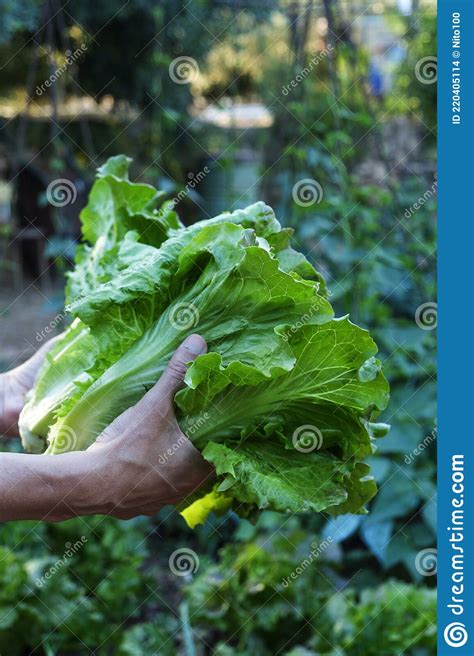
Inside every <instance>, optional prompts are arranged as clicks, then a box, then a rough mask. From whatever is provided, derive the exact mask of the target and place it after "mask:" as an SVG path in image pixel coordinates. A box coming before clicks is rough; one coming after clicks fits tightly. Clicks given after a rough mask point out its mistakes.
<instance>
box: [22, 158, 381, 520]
mask: <svg viewBox="0 0 474 656" xmlns="http://www.w3.org/2000/svg"><path fill="white" fill-rule="evenodd" d="M129 163H130V160H128V159H127V158H125V157H123V156H118V157H115V158H111V159H110V160H109V161H108V162H107V163H106V164H105V165H104V166H103V167H101V168H100V169H99V170H98V174H97V180H96V182H95V184H94V186H93V188H92V190H91V194H90V197H89V202H88V205H87V206H86V208H84V210H83V211H82V213H81V221H82V232H83V238H84V240H83V244H82V245H81V246H80V248H79V250H78V254H77V257H76V267H75V269H74V271H73V272H71V273H70V274H69V279H68V283H67V289H66V309H67V311H68V312H69V314H70V315H71V316H72V317H73V322H72V323H71V325H70V327H69V328H68V330H67V331H66V333H65V335H64V336H63V338H62V339H61V340H59V342H58V344H57V345H56V346H55V347H54V349H53V351H52V352H51V353H50V354H49V355H48V358H47V361H46V363H45V365H44V367H43V369H42V371H41V372H40V376H39V378H38V380H37V383H36V386H35V388H34V390H33V391H32V393H31V396H30V398H29V399H28V402H27V404H26V405H25V408H24V410H23V412H22V415H21V417H20V432H21V436H22V440H23V444H24V446H25V448H26V449H28V450H30V451H34V452H41V451H43V450H45V451H46V453H50V454H55V453H63V452H64V451H68V450H81V449H86V448H87V447H88V446H89V445H90V444H92V443H93V442H94V440H95V439H96V438H97V436H98V435H99V434H100V433H101V431H102V430H103V429H104V428H105V427H106V426H107V425H108V424H109V423H110V422H111V421H112V420H113V419H114V418H115V417H117V416H118V415H119V414H120V413H121V412H123V411H124V410H125V409H126V408H128V407H130V406H131V405H132V404H134V403H135V402H136V401H138V400H139V399H140V398H141V396H142V395H143V393H144V391H146V390H147V389H149V388H150V387H151V386H152V385H153V384H154V383H155V382H156V381H157V380H158V379H159V377H160V375H161V373H162V372H163V370H164V368H165V367H166V364H167V362H168V360H169V358H170V357H171V355H172V353H173V351H174V350H175V349H176V348H177V346H178V345H179V344H180V342H182V340H183V339H184V338H185V337H186V336H187V335H189V334H191V333H192V332H199V333H200V334H202V335H203V337H204V338H205V339H206V341H207V343H208V349H209V350H208V353H207V354H205V355H202V356H200V357H198V358H197V359H196V360H195V361H194V362H193V363H192V364H191V365H190V367H189V369H188V371H187V374H186V379H185V388H184V389H183V390H182V391H180V392H179V393H178V394H177V396H176V409H177V416H178V420H179V422H180V425H181V427H182V429H183V431H184V432H185V433H186V434H187V435H188V436H189V438H190V439H191V440H192V442H193V443H194V444H195V446H196V447H197V448H198V449H200V451H201V452H202V454H203V456H204V458H206V459H207V460H208V461H209V462H211V463H212V464H213V465H214V467H215V469H216V479H215V480H214V481H213V482H212V483H211V484H210V485H209V487H208V489H205V490H202V491H200V492H199V493H197V494H196V495H195V498H193V499H190V500H188V503H187V504H185V505H187V507H186V508H184V507H183V516H184V517H185V519H186V521H187V522H188V524H189V525H191V526H194V525H195V524H196V523H198V522H202V521H204V520H205V518H206V516H207V514H208V513H209V512H211V511H213V510H214V511H216V512H223V511H224V510H226V509H228V508H233V509H235V510H236V511H237V512H239V513H240V514H241V515H245V516H249V515H251V514H252V513H254V512H256V511H257V510H259V509H262V508H273V509H276V510H280V511H287V512H303V511H315V512H321V511H326V512H329V513H331V514H338V513H347V512H364V507H365V504H366V502H367V501H368V500H369V499H370V498H371V497H372V496H373V495H374V494H375V492H376V488H375V484H374V481H373V479H372V478H371V477H370V475H369V468H368V466H367V465H365V464H364V462H363V460H364V458H365V457H366V456H368V455H370V454H372V453H373V450H374V446H373V444H374V437H375V436H379V435H380V434H381V433H383V430H381V428H380V425H377V424H374V423H373V422H374V419H375V418H376V417H377V415H378V414H379V412H380V411H381V410H383V409H384V408H385V406H386V404H387V401H388V385H387V382H386V380H385V378H384V376H383V374H382V371H381V363H380V361H379V360H378V359H377V358H376V353H377V347H376V345H375V343H374V342H373V340H372V339H371V337H370V336H369V334H368V333H367V331H365V330H362V329H361V328H358V327H357V326H355V325H354V324H352V323H351V322H350V320H349V319H348V318H347V317H343V318H341V319H335V318H334V313H333V309H332V307H331V304H330V302H329V299H328V292H327V289H326V286H325V283H324V280H323V279H322V277H321V276H320V274H319V273H318V272H317V271H316V270H315V269H314V268H313V266H312V265H311V264H310V263H309V262H308V261H307V259H306V258H305V257H304V256H303V255H302V254H301V253H298V252H297V251H295V250H294V249H293V248H292V246H291V243H290V241H291V234H292V232H291V230H289V229H288V228H282V227H281V225H280V223H279V222H278V221H277V219H276V218H275V215H274V213H273V211H272V210H271V208H269V207H268V206H267V205H265V204H264V203H255V204H254V205H251V206H250V207H247V208H245V209H243V210H236V211H235V212H232V213H229V212H225V213H223V214H221V215H219V216H217V217H215V218H213V219H209V220H205V221H201V222H198V223H195V224H193V225H192V226H190V227H184V226H182V225H181V223H180V222H179V219H178V217H177V215H176V213H175V212H174V210H173V209H172V208H171V206H170V204H168V203H166V202H165V203H163V198H162V195H161V194H160V193H159V192H157V191H156V190H155V189H154V188H153V187H151V186H149V185H144V184H135V183H133V182H131V181H130V180H129V177H128V167H129Z"/></svg>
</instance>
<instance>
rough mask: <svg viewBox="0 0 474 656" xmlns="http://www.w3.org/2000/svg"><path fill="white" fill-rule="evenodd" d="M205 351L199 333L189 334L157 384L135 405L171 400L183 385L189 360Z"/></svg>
mask: <svg viewBox="0 0 474 656" xmlns="http://www.w3.org/2000/svg"><path fill="white" fill-rule="evenodd" d="M206 351H207V344H206V342H205V341H204V339H203V338H202V337H201V336H200V335H190V336H189V337H187V338H186V339H185V340H184V342H183V343H182V344H181V346H179V347H178V349H177V350H176V351H175V353H174V355H173V357H172V358H171V360H170V362H169V364H168V366H167V367H166V370H165V371H164V373H163V375H162V376H161V378H160V380H159V381H158V382H157V384H156V385H155V386H154V387H152V389H151V390H150V391H149V392H147V393H146V394H145V396H144V397H143V398H142V400H141V401H139V402H138V403H137V405H136V406H135V407H136V408H137V409H138V408H139V407H140V406H143V407H144V408H150V407H155V406H156V404H158V403H160V402H161V403H162V402H163V400H165V401H168V402H171V401H172V400H173V398H174V395H175V394H176V392H177V391H178V390H179V389H180V388H181V387H182V386H183V382H184V376H185V375H186V370H187V368H188V364H189V362H192V361H193V360H195V359H196V358H197V357H198V355H202V354H203V353H206Z"/></svg>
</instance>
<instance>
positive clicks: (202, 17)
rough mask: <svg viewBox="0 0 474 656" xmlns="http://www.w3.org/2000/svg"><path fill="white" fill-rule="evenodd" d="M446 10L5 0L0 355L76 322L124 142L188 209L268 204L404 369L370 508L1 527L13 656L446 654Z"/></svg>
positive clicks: (388, 365) (0, 599)
mask: <svg viewBox="0 0 474 656" xmlns="http://www.w3.org/2000/svg"><path fill="white" fill-rule="evenodd" d="M435 10H436V7H435V2H434V0H373V1H369V0H358V1H349V0H259V1H258V2H250V1H248V0H192V1H190V0H187V1H186V0H161V1H160V0H107V2H106V3H98V2H93V1H92V0H80V1H79V0H46V1H43V0H16V1H14V0H0V17H1V24H2V31H1V33H0V61H1V66H0V70H1V73H0V253H1V263H0V279H1V281H2V283H1V286H0V336H1V350H0V371H5V370H7V369H9V368H11V367H13V366H16V365H17V364H19V363H20V362H22V361H23V360H24V359H25V358H27V357H28V356H29V355H31V354H32V353H33V352H34V351H35V350H36V349H37V348H38V347H39V346H40V345H41V343H43V341H44V340H45V339H46V338H47V337H49V336H52V335H53V334H55V333H57V332H60V331H61V330H62V328H63V327H64V321H65V318H64V314H63V312H62V307H63V287H64V274H65V272H66V271H67V270H68V268H70V267H71V266H72V264H73V258H74V250H75V245H76V243H77V241H78V238H79V232H80V224H79V212H80V210H81V208H82V207H83V206H84V204H85V202H86V198H87V193H88V190H89V188H90V186H91V183H92V181H93V179H94V174H95V169H96V168H97V167H98V166H100V165H101V164H102V163H103V162H104V161H105V159H106V158H107V157H109V156H111V155H116V154H119V153H124V154H127V155H129V156H131V157H133V158H134V163H133V166H132V177H133V178H134V179H137V180H138V179H140V180H142V181H147V182H150V183H152V184H154V185H156V186H158V187H160V188H161V189H163V190H164V191H165V192H166V193H167V194H168V197H169V198H170V199H176V201H177V202H178V204H177V207H176V209H177V211H178V213H179V214H180V216H181V218H182V219H183V220H184V221H185V222H186V223H192V222H194V221H196V220H198V219H202V218H206V217H210V216H213V215H215V214H217V213H219V212H220V211H222V210H229V209H234V208H236V207H243V206H245V205H247V204H249V203H251V202H253V201H255V200H257V199H263V200H265V201H266V202H268V203H269V204H270V205H272V207H274V209H275V211H276V213H277V216H278V218H279V219H280V221H281V222H282V223H283V224H285V225H287V226H291V227H293V228H294V230H295V241H296V244H297V246H298V248H299V249H300V250H303V251H304V252H305V253H306V254H307V255H308V257H309V258H310V259H311V261H312V262H313V263H314V264H315V265H316V267H317V268H318V269H319V270H321V271H322V273H323V274H324V275H325V277H326V279H327V282H328V286H329V288H330V290H331V293H332V297H331V300H332V302H333V304H334V305H335V307H336V310H337V313H338V314H339V315H344V314H347V313H350V315H351V317H352V318H353V319H354V321H356V322H357V323H359V324H360V325H362V326H364V327H367V328H370V330H371V332H372V334H373V335H374V337H375V339H376V341H377V343H378V344H379V346H380V351H381V357H382V359H383V360H384V364H385V372H386V375H387V377H388V378H389V380H390V383H391V386H392V395H391V403H390V406H389V408H388V410H387V411H386V412H385V413H384V416H383V418H382V419H383V420H384V421H386V422H387V423H390V424H391V425H392V429H391V432H390V434H389V436H388V437H387V438H385V439H383V440H381V441H380V442H379V447H378V454H377V456H375V457H374V458H373V462H372V467H373V472H374V475H375V477H376V479H377V481H378V484H379V487H380V491H379V494H378V496H377V497H376V498H375V499H374V501H373V502H372V504H371V507H370V513H369V514H368V515H366V516H363V517H360V516H357V517H355V516H345V517H341V518H338V519H337V520H330V519H328V518H326V517H324V516H301V517H295V516H291V517H290V516H284V515H279V514H276V513H270V512H264V513H262V515H261V517H260V520H259V522H258V523H257V525H252V524H250V523H248V522H247V521H245V520H240V519H238V518H237V517H236V516H234V515H232V514H231V515H227V516H225V517H220V518H213V520H212V521H211V522H210V523H209V524H207V525H206V526H204V527H200V528H199V529H198V530H197V531H195V532H192V531H190V530H189V529H187V528H186V527H185V525H184V522H183V521H182V520H181V519H180V518H179V516H178V515H177V514H176V513H174V512H173V510H172V509H164V510H163V511H162V512H161V513H160V515H159V516H157V517H155V518H153V519H151V520H149V519H137V520H133V521H129V522H118V521H115V520H112V519H104V518H92V519H87V520H86V519H77V520H73V521H71V522H67V523H65V524H62V525H56V526H53V525H45V524H40V523H36V522H16V523H13V524H0V545H1V546H0V653H2V654H7V655H8V656H10V655H13V656H15V655H16V654H18V655H23V654H38V655H43V654H44V655H46V656H52V655H55V654H70V655H73V654H91V653H94V654H107V655H108V654H119V655H121V656H123V655H127V656H129V655H140V654H146V655H147V656H148V655H150V654H162V655H165V656H167V655H168V654H169V655H173V656H174V655H175V654H183V655H185V656H201V655H202V656H204V655H207V654H217V655H219V656H238V655H247V654H248V655H254V654H259V655H260V654H261V655H263V656H265V655H272V656H273V655H280V654H281V655H286V656H290V655H291V656H311V655H313V656H314V655H318V654H331V655H333V656H335V655H336V654H337V655H346V654H347V655H350V656H354V655H355V656H357V655H359V654H360V655H361V656H362V655H364V656H371V655H372V654H373V655H374V656H375V655H377V656H383V655H386V656H395V655H399V654H412V655H413V656H427V655H428V654H434V653H435V633H436V629H435V578H436V577H435V574H436V548H435V547H436V537H435V535H436V534H435V530H436V526H435V521H436V496H435V495H436V488H435V474H436V466H435V452H436V444H435V442H436V419H435V417H436V407H435V404H436V384H435V374H436V363H435V355H436V353H435V332H436V331H435V328H436V285H435V271H436V253H435V246H436V228H435V208H436V187H437V179H436V159H435V158H436V57H435V55H436V14H435ZM0 448H1V449H3V450H8V449H10V450H12V449H13V450H19V448H20V447H19V446H18V441H17V440H6V439H5V440H3V439H2V440H1V441H0Z"/></svg>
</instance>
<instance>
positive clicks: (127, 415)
mask: <svg viewBox="0 0 474 656" xmlns="http://www.w3.org/2000/svg"><path fill="white" fill-rule="evenodd" d="M206 351H207V344H206V342H205V340H204V339H203V338H202V337H201V336H200V335H190V336H189V337H187V338H186V339H185V340H184V342H183V343H182V344H181V346H179V347H178V349H177V350H176V351H175V353H174V355H173V357H172V358H171V360H170V361H169V363H168V366H167V367H166V369H165V371H164V372H163V374H162V376H161V378H160V379H159V381H158V382H157V383H156V385H154V386H153V387H152V388H151V390H149V391H148V392H147V393H146V394H145V395H144V396H143V397H142V398H141V399H140V401H138V403H136V404H135V405H134V406H132V407H131V408H129V409H128V410H125V412H123V413H122V414H121V415H119V416H118V417H117V418H116V419H114V421H113V422H112V423H111V424H110V426H108V427H107V428H106V429H105V430H104V431H103V432H102V433H101V434H100V435H99V437H98V438H97V440H96V442H95V444H101V443H104V442H108V441H110V440H113V439H115V438H116V437H118V436H119V435H120V434H121V433H122V432H123V431H124V430H126V429H127V428H128V427H130V425H135V426H136V425H137V422H138V423H140V422H143V421H146V422H150V421H151V420H152V419H153V416H154V415H155V413H158V414H159V415H160V416H162V409H163V407H166V408H168V407H172V405H171V404H172V403H173V399H174V395H175V394H176V392H177V391H178V390H179V389H180V387H182V385H183V382H184V376H185V374H186V369H187V365H188V363H189V362H191V361H192V360H195V359H196V358H197V357H198V355H202V354H203V353H205V352H206ZM89 448H90V449H93V448H94V444H93V445H92V446H91V447H89Z"/></svg>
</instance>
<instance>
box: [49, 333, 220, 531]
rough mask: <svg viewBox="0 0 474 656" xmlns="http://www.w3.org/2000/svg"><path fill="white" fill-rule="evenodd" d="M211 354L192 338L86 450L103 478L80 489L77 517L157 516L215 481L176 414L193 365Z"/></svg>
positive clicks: (194, 337) (201, 341)
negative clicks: (176, 400) (177, 401)
mask: <svg viewBox="0 0 474 656" xmlns="http://www.w3.org/2000/svg"><path fill="white" fill-rule="evenodd" d="M206 350H207V347H206V343H205V341H204V340H203V339H202V337H200V336H199V335H191V336H190V337H188V338H187V339H186V340H185V341H184V342H183V344H182V345H181V346H180V347H179V348H178V350H177V351H176V353H175V354H174V356H173V358H172V359H171V361H170V363H169V365H168V367H167V369H166V371H165V372H164V373H163V375H162V376H161V378H160V380H159V381H158V383H157V384H156V385H155V386H154V387H153V388H152V389H151V390H150V391H149V392H147V393H146V394H145V396H144V397H143V398H142V399H141V400H140V401H139V402H138V403H137V404H136V405H135V406H133V407H131V408H129V409H128V410H127V411H126V412H124V413H123V414H122V415H120V416H119V417H117V419H115V421H113V422H112V424H110V426H109V427H108V428H106V429H105V431H104V432H103V433H102V434H101V435H100V436H99V437H98V439H97V441H96V442H95V443H94V444H93V445H92V446H91V447H89V449H87V451H86V452H85V455H86V457H88V459H89V462H90V463H91V466H92V463H94V465H93V469H95V472H96V473H98V474H99V478H98V479H97V484H95V485H92V486H91V485H90V484H86V485H81V486H80V488H81V490H80V494H78V495H77V496H78V498H79V499H80V507H79V508H77V510H78V514H90V513H91V512H94V513H96V512H100V513H101V514H110V515H113V516H115V517H119V518H121V519H129V518H131V517H135V516H137V515H153V514H155V513H156V512H157V511H158V510H159V509H160V508H162V507H163V506H165V505H167V504H174V503H176V502H178V501H182V500H183V499H184V498H185V497H187V496H188V495H189V494H191V493H192V492H194V491H195V490H196V489H197V488H198V487H199V486H200V485H202V484H203V483H204V482H205V481H206V480H208V479H209V478H210V477H211V476H213V474H214V469H213V468H212V467H211V466H210V465H209V464H208V463H207V462H206V461H205V460H204V459H203V458H202V456H201V454H200V453H199V451H198V450H197V449H195V448H194V447H193V445H192V444H191V442H190V441H189V440H188V439H187V438H186V436H185V435H184V434H183V432H182V431H181V429H180V428H179V426H178V422H177V421H176V417H175V414H174V409H173V399H174V396H175V394H176V392H177V391H178V389H179V388H180V387H182V384H183V379H184V375H185V373H186V368H187V365H188V363H189V362H190V361H192V360H194V359H195V358H196V357H197V356H198V355H200V354H202V353H205V352H206ZM78 455H79V454H78ZM53 457H54V458H61V456H53ZM101 479H102V480H101Z"/></svg>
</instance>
